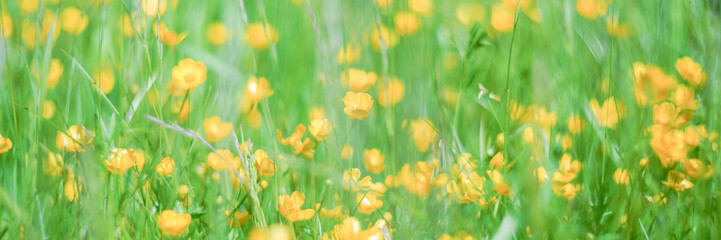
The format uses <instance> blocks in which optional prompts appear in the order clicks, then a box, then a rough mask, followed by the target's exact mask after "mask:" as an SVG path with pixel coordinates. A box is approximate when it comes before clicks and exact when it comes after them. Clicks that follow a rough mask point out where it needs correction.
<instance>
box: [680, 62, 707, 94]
mask: <svg viewBox="0 0 721 240" xmlns="http://www.w3.org/2000/svg"><path fill="white" fill-rule="evenodd" d="M676 71H678V74H679V75H681V78H682V79H683V80H686V81H687V82H689V83H690V84H691V86H693V87H694V88H702V87H703V85H704V84H705V83H706V71H704V70H703V67H701V64H698V63H697V62H694V61H693V59H691V58H690V57H682V58H679V59H678V60H676Z"/></svg>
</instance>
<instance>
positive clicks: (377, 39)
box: [371, 25, 399, 51]
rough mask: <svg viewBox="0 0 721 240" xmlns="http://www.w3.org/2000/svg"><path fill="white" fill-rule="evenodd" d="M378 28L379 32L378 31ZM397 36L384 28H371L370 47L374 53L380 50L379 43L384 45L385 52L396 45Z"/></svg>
mask: <svg viewBox="0 0 721 240" xmlns="http://www.w3.org/2000/svg"><path fill="white" fill-rule="evenodd" d="M378 28H380V30H378ZM398 40H399V39H398V35H397V34H396V33H395V32H391V31H390V30H388V28H387V27H386V26H383V25H381V26H380V27H376V26H374V27H373V31H372V32H371V46H373V49H374V50H376V51H380V50H381V43H383V45H385V48H386V50H387V49H391V48H393V47H395V46H396V45H397V44H398Z"/></svg>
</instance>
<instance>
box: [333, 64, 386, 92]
mask: <svg viewBox="0 0 721 240" xmlns="http://www.w3.org/2000/svg"><path fill="white" fill-rule="evenodd" d="M377 79H378V75H376V74H375V73H374V72H368V73H366V71H363V70H360V69H355V68H350V69H348V70H347V71H344V72H343V73H341V75H340V80H341V83H342V84H343V85H344V86H345V85H349V86H350V90H352V91H356V92H365V91H368V90H369V89H370V88H371V87H373V84H375V83H376V80H377Z"/></svg>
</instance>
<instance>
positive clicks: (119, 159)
mask: <svg viewBox="0 0 721 240" xmlns="http://www.w3.org/2000/svg"><path fill="white" fill-rule="evenodd" d="M139 155H140V154H139V153H137V152H135V150H133V149H123V148H114V149H113V150H111V151H110V159H108V160H105V166H106V167H107V168H108V171H110V173H113V174H118V175H122V174H124V173H125V172H127V171H128V169H130V168H132V167H134V166H136V165H137V164H138V158H139Z"/></svg>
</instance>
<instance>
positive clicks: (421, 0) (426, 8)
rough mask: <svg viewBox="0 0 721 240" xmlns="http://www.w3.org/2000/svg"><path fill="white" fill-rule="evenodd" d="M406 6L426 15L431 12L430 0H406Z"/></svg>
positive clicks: (431, 4)
mask: <svg viewBox="0 0 721 240" xmlns="http://www.w3.org/2000/svg"><path fill="white" fill-rule="evenodd" d="M408 8H410V9H411V11H413V12H415V13H417V14H419V15H422V16H428V15H431V14H432V13H433V1H432V0H408Z"/></svg>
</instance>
